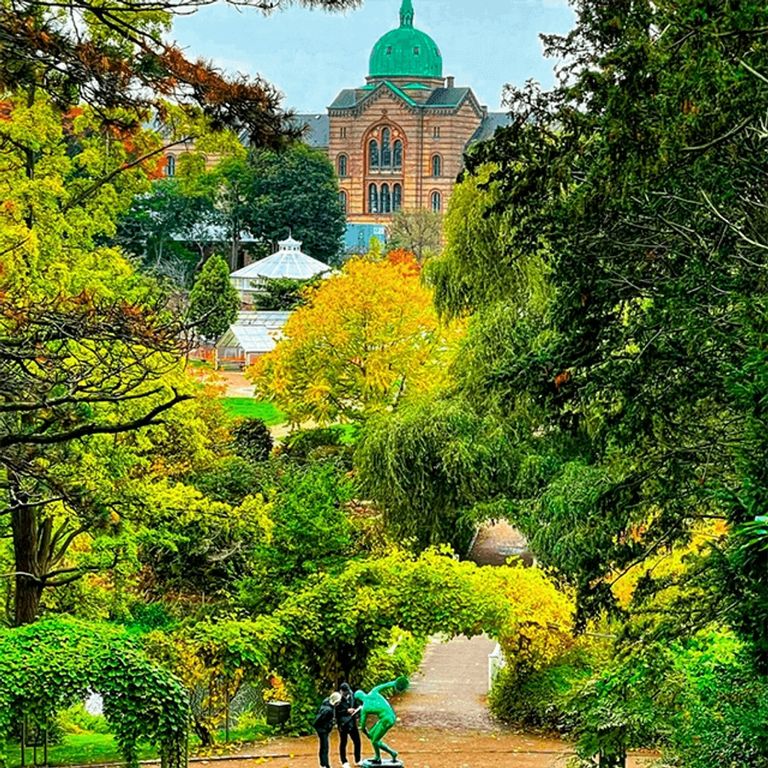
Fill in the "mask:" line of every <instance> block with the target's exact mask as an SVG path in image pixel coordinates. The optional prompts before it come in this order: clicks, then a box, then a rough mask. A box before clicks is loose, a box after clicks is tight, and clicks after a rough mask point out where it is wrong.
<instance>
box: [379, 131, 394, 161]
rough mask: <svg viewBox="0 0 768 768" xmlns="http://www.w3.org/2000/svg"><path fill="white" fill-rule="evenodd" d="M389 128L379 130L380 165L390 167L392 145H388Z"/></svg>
mask: <svg viewBox="0 0 768 768" xmlns="http://www.w3.org/2000/svg"><path fill="white" fill-rule="evenodd" d="M390 136H391V133H390V130H389V128H382V131H381V167H382V168H390V167H391V166H392V147H391V146H390V143H389V142H390Z"/></svg>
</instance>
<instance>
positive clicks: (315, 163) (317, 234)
mask: <svg viewBox="0 0 768 768" xmlns="http://www.w3.org/2000/svg"><path fill="white" fill-rule="evenodd" d="M248 162H249V166H250V184H249V185H248V187H247V193H246V195H245V198H244V200H243V205H242V209H241V210H242V221H243V224H244V228H245V229H247V230H248V231H249V232H250V233H251V234H252V235H253V236H254V237H256V238H263V239H265V240H269V241H271V242H277V241H278V240H283V239H285V237H286V236H287V234H288V233H289V232H290V233H291V234H292V235H293V237H295V238H296V239H297V240H300V241H302V243H303V250H304V251H306V252H307V253H308V254H309V255H310V256H313V257H314V258H316V259H319V260H320V261H324V262H326V263H329V264H330V263H335V262H336V261H337V259H338V256H339V254H340V252H341V238H342V236H343V234H344V226H345V216H344V210H343V208H342V206H341V203H340V202H339V187H338V181H337V179H336V174H335V172H334V170H333V166H332V165H331V163H330V161H329V160H328V157H327V156H326V155H325V154H324V153H322V152H319V151H318V150H315V149H311V148H310V147H307V146H306V145H304V144H301V143H296V144H293V145H291V146H289V147H288V148H287V149H285V150H284V151H282V152H273V151H270V150H255V151H254V152H252V153H251V156H250V158H249V161H248ZM222 172H223V173H227V171H226V169H222Z"/></svg>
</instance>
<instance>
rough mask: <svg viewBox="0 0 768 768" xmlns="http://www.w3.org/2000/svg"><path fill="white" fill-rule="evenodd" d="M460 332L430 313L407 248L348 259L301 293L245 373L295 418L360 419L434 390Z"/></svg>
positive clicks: (424, 288) (429, 293) (426, 290)
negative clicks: (273, 340)
mask: <svg viewBox="0 0 768 768" xmlns="http://www.w3.org/2000/svg"><path fill="white" fill-rule="evenodd" d="M460 330H461V329H460V327H459V326H458V325H454V326H451V327H447V326H445V325H443V324H441V323H440V321H439V320H438V317H437V314H436V312H435V310H434V307H433V305H432V291H431V289H430V288H429V287H427V286H425V285H424V284H423V283H422V281H421V277H420V268H419V265H418V263H417V262H416V260H415V258H414V257H413V256H412V255H410V256H405V255H404V254H403V253H402V252H399V253H398V254H397V256H396V258H387V259H385V260H383V261H375V262H374V261H370V260H366V259H352V260H351V261H348V262H347V263H346V264H345V265H344V268H343V269H342V271H341V272H340V273H338V274H336V275H334V276H333V277H331V278H329V279H328V280H325V281H323V282H322V283H321V284H320V285H318V286H316V287H313V288H310V289H308V290H307V292H306V294H305V304H304V305H303V306H301V307H300V308H299V309H298V310H297V311H296V312H294V313H293V315H291V317H290V318H289V320H288V322H287V324H286V326H285V331H284V339H283V340H282V341H281V342H280V343H279V344H278V345H277V348H276V349H275V350H274V351H273V352H271V353H269V354H267V355H265V356H264V357H262V358H260V359H259V360H258V361H257V362H256V363H255V364H254V365H253V366H252V367H251V368H250V369H249V371H248V375H249V378H250V379H251V381H253V383H254V384H255V385H256V390H257V394H259V395H260V396H263V397H267V398H269V399H270V400H273V401H275V402H276V403H277V404H278V406H279V407H280V408H281V409H282V410H283V411H284V412H285V413H286V414H287V415H288V416H289V417H290V418H291V420H292V421H293V422H294V423H299V422H301V421H304V420H307V419H312V420H314V421H317V422H319V423H329V422H333V421H337V420H359V419H361V418H365V417H366V416H368V415H370V414H371V413H374V412H379V411H382V410H386V409H388V408H394V407H395V406H396V405H397V404H398V402H399V401H400V400H401V399H402V398H403V397H404V396H406V395H411V394H413V393H419V392H424V391H425V390H429V389H431V388H435V387H438V386H439V385H440V384H441V383H442V382H443V381H444V378H445V371H446V368H447V367H448V365H447V364H448V360H449V358H450V357H451V355H452V353H453V349H454V347H455V344H454V343H453V342H454V341H455V339H456V338H457V336H458V335H459V333H460Z"/></svg>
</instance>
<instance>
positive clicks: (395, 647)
mask: <svg viewBox="0 0 768 768" xmlns="http://www.w3.org/2000/svg"><path fill="white" fill-rule="evenodd" d="M426 646H427V640H426V638H424V637H416V636H415V635H413V634H412V633H410V632H406V631H405V630H403V629H400V628H399V627H393V628H392V630H391V632H390V634H389V639H388V642H387V644H386V645H381V646H379V647H378V648H375V649H374V650H373V651H371V655H370V657H369V658H368V664H367V665H366V668H365V674H364V675H363V680H362V683H361V684H362V687H363V689H364V690H366V691H368V690H370V689H371V688H373V687H374V686H375V685H379V684H380V683H385V682H387V681H388V680H394V679H395V678H396V677H400V676H401V675H405V676H406V677H408V676H410V675H412V674H413V673H414V672H415V671H416V670H417V669H418V668H419V665H420V664H421V661H422V659H423V658H424V649H425V648H426Z"/></svg>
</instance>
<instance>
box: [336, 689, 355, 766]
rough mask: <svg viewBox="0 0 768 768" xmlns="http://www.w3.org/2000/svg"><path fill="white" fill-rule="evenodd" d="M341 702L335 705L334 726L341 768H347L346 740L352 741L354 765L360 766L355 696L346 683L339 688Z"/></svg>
mask: <svg viewBox="0 0 768 768" xmlns="http://www.w3.org/2000/svg"><path fill="white" fill-rule="evenodd" d="M340 691H341V694H340V695H341V701H339V703H338V704H337V705H336V724H337V725H338V726H339V737H340V738H339V756H340V757H341V768H349V762H348V761H347V739H352V745H353V746H354V748H355V765H360V731H358V729H357V710H356V709H355V695H354V694H353V693H352V688H350V687H349V685H348V684H347V683H342V684H341V686H340Z"/></svg>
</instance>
